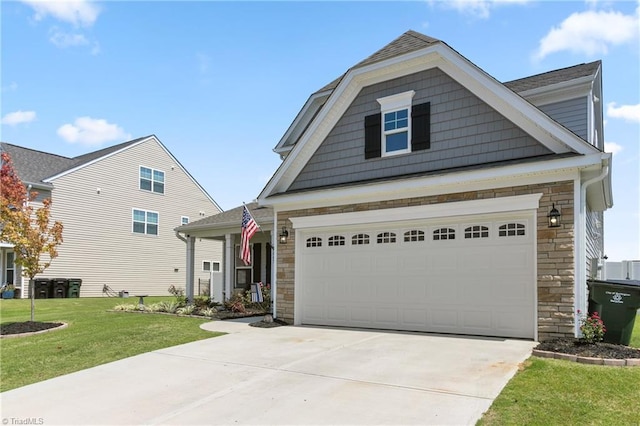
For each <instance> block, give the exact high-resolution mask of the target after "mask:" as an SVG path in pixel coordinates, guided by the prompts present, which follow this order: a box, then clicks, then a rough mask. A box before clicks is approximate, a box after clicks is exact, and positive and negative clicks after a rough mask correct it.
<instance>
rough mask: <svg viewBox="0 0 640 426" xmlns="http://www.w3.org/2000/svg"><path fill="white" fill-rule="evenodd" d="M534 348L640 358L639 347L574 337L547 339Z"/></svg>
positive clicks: (590, 354) (620, 357)
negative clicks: (584, 340) (590, 341)
mask: <svg viewBox="0 0 640 426" xmlns="http://www.w3.org/2000/svg"><path fill="white" fill-rule="evenodd" d="M535 349H539V350H541V351H548V352H560V353H564V354H569V355H578V356H584V357H593V358H610V359H626V358H640V349H636V348H632V347H629V346H624V345H615V344H613V343H602V342H601V343H586V342H583V341H581V340H580V339H576V338H557V339H553V340H548V341H546V342H542V343H540V344H538V346H536V347H535Z"/></svg>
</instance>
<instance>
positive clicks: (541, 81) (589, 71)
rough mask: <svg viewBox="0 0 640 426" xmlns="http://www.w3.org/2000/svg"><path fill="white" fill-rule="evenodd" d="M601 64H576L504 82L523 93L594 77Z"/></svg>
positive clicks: (596, 62)
mask: <svg viewBox="0 0 640 426" xmlns="http://www.w3.org/2000/svg"><path fill="white" fill-rule="evenodd" d="M601 66H602V62H601V61H594V62H589V63H588V64H579V65H574V66H571V67H567V68H561V69H558V70H553V71H548V72H544V73H541V74H536V75H532V76H530V77H525V78H520V79H517V80H512V81H507V82H506V83H503V84H504V85H505V86H507V87H508V88H509V89H511V90H513V91H514V92H516V93H522V92H525V91H528V90H533V89H539V88H540V87H544V86H551V85H553V84H558V83H564V82H566V81H570V80H576V79H578V78H581V77H592V76H594V75H595V74H596V73H597V72H598V69H599V68H600V67H601Z"/></svg>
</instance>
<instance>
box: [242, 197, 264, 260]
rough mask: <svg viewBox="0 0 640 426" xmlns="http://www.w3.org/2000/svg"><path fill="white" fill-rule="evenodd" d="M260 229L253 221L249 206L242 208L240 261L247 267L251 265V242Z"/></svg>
mask: <svg viewBox="0 0 640 426" xmlns="http://www.w3.org/2000/svg"><path fill="white" fill-rule="evenodd" d="M259 228H260V227H259V226H258V224H257V223H256V221H255V220H253V217H252V216H251V213H249V210H247V206H244V207H243V208H242V232H241V235H240V259H242V261H243V262H244V264H245V265H247V266H249V265H251V246H250V245H249V240H250V239H251V237H253V234H255V233H256V232H258V229H259Z"/></svg>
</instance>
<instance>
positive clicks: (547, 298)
mask: <svg viewBox="0 0 640 426" xmlns="http://www.w3.org/2000/svg"><path fill="white" fill-rule="evenodd" d="M533 193H542V194H543V195H542V198H541V199H540V205H539V207H538V214H537V224H538V229H537V260H538V265H537V274H538V279H537V292H538V340H540V341H543V340H548V339H551V338H554V337H563V336H573V335H574V327H575V324H574V280H575V261H574V247H575V235H574V228H573V223H574V219H573V216H574V206H573V200H574V194H573V182H572V181H566V182H555V183H545V184H537V185H528V186H517V187H507V188H498V189H489V190H482V191H469V192H459V193H453V194H442V195H435V196H429V197H417V198H406V199H400V200H388V201H376V202H371V203H361V204H348V205H343V206H332V207H319V208H312V209H302V210H293V211H285V212H278V227H277V229H281V228H282V227H283V226H286V227H287V229H289V230H290V231H289V243H288V244H280V245H279V246H278V262H277V272H276V273H277V312H278V318H280V319H282V320H285V321H287V322H290V323H293V320H294V281H295V230H294V229H292V227H291V222H290V221H289V218H292V217H301V216H315V215H322V214H334V213H348V212H358V211H367V210H378V209H388V208H397V207H409V206H421V205H428V204H438V203H448V202H453V201H466V200H479V199H488V198H499V197H508V196H516V195H526V194H533ZM553 203H555V206H556V208H557V209H558V210H559V211H560V212H561V214H562V221H561V222H562V226H561V227H559V228H549V226H548V220H547V214H548V213H549V211H550V210H551V205H552V204H553Z"/></svg>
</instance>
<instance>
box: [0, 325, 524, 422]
mask: <svg viewBox="0 0 640 426" xmlns="http://www.w3.org/2000/svg"><path fill="white" fill-rule="evenodd" d="M254 321H255V319H254ZM203 328H205V329H207V330H215V331H225V332H228V333H229V334H228V335H225V336H221V337H216V338H212V339H207V340H202V341H198V342H193V343H188V344H185V345H180V346H174V347H171V348H167V349H162V350H158V351H154V352H150V353H146V354H143V355H138V356H134V357H131V358H127V359H124V360H121V361H116V362H112V363H109V364H105V365H102V366H98V367H95V368H91V369H87V370H83V371H79V372H77V373H73V374H68V375H66V376H61V377H58V378H55V379H51V380H47V381H44V382H41V383H37V384H34V385H29V386H25V387H22V388H19V389H14V390H11V391H8V392H4V393H2V394H0V396H1V398H2V419H3V424H4V425H7V424H9V425H11V424H27V423H26V422H25V421H24V419H32V420H31V422H32V423H31V424H42V425H53V424H64V425H71V424H78V425H89V424H108V425H116V424H122V425H124V424H127V425H133V424H174V425H196V424H197V425H205V424H207V425H210V424H223V425H237V424H253V425H266V424H271V425H285V424H291V425H305V424H306V425H310V424H313V425H328V424H330V425H365V424H367V425H368V424H388V425H404V424H420V425H425V424H438V425H442V424H456V425H462V424H474V423H475V422H476V420H478V419H479V418H480V417H481V415H482V413H483V412H484V411H486V410H487V409H488V408H489V406H490V405H491V403H492V401H493V399H494V398H495V397H496V396H497V395H498V394H499V393H500V391H501V390H502V388H503V387H504V385H505V384H506V383H507V382H508V381H509V379H510V378H511V377H512V376H513V374H514V373H515V372H516V370H517V368H518V364H519V363H520V362H522V361H523V360H525V359H526V358H527V357H528V356H529V355H530V354H531V349H532V348H533V346H534V342H531V341H522V340H512V339H488V338H471V337H453V336H442V335H432V334H423V333H400V332H383V331H375V330H374V331H365V330H353V329H336V328H320V327H319V328H312V327H277V328H271V329H262V328H256V327H250V326H249V325H248V324H247V323H243V322H228V321H216V322H211V323H208V324H205V325H203Z"/></svg>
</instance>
